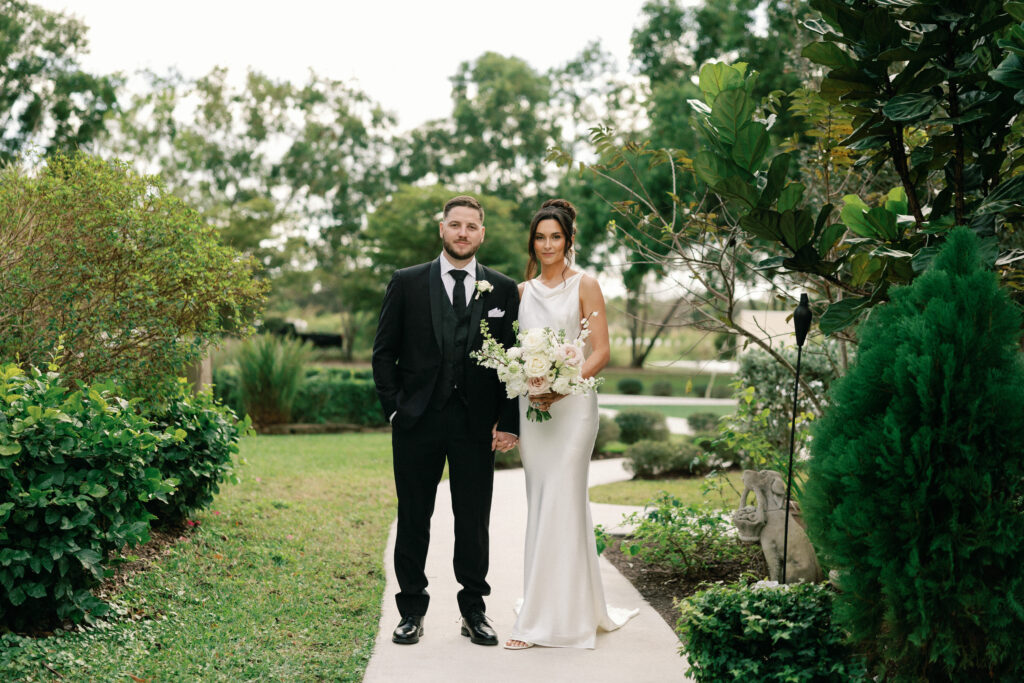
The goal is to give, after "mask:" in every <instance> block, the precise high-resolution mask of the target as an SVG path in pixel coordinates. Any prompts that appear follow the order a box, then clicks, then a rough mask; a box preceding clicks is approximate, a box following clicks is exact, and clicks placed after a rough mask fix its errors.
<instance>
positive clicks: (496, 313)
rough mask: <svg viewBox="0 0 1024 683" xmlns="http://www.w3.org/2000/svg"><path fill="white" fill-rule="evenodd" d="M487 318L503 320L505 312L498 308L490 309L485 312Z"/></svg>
mask: <svg viewBox="0 0 1024 683" xmlns="http://www.w3.org/2000/svg"><path fill="white" fill-rule="evenodd" d="M487 317H488V318H504V317H505V311H503V310H501V309H500V308H492V309H491V310H489V311H487Z"/></svg>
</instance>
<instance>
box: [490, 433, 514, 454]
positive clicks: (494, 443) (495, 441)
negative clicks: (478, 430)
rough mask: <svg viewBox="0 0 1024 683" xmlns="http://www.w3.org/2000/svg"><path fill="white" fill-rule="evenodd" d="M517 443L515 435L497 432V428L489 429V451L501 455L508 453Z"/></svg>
mask: <svg viewBox="0 0 1024 683" xmlns="http://www.w3.org/2000/svg"><path fill="white" fill-rule="evenodd" d="M517 443H519V437H518V436H516V435H515V434H509V433H508V432H499V431H498V429H497V427H495V428H493V429H491V450H492V451H501V452H502V453H504V452H506V451H510V450H512V449H513V448H515V447H516V444H517Z"/></svg>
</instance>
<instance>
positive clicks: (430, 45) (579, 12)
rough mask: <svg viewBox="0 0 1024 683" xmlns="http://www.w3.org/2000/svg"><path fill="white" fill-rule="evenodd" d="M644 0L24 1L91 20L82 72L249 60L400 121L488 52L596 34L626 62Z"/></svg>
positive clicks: (423, 112) (430, 110) (197, 68)
mask: <svg viewBox="0 0 1024 683" xmlns="http://www.w3.org/2000/svg"><path fill="white" fill-rule="evenodd" d="M644 1H645V0H596V1H595V0H518V1H516V2H513V1H509V0H506V1H505V2H493V1H490V2H489V1H488V0H473V1H470V0H440V1H435V2H419V1H415V0H407V1H399V0H376V1H375V0H362V1H360V2H352V1H350V0H340V1H335V2H330V1H328V0H284V1H283V0H245V1H242V0H175V2H153V1H152V0H33V2H35V3H36V4H39V5H41V6H43V7H45V8H47V9H50V10H60V11H65V12H67V13H70V14H73V15H76V16H77V17H79V18H80V19H82V20H83V21H84V22H85V23H86V25H87V26H88V27H89V34H88V35H89V43H90V49H89V54H88V55H86V56H85V57H84V58H83V65H84V66H85V67H86V68H87V69H88V70H91V71H95V72H103V73H110V72H113V71H122V72H125V73H131V72H133V71H135V70H137V69H142V68H149V69H153V70H155V71H158V72H161V71H165V70H166V69H167V68H168V67H170V66H176V67H177V68H178V69H180V70H181V71H182V73H183V74H185V75H186V76H199V75H202V74H205V73H207V72H208V71H209V70H210V69H211V68H212V67H214V66H227V67H229V68H230V69H231V70H232V72H234V73H238V74H241V73H243V72H244V70H245V68H246V67H247V66H252V67H254V68H256V69H257V70H259V71H262V72H264V73H266V74H267V75H269V76H271V77H276V78H286V79H289V80H292V81H294V82H299V83H301V82H304V81H305V79H306V76H307V74H308V72H309V69H310V68H312V69H313V70H314V71H316V72H317V73H318V74H321V75H324V76H328V77H331V78H334V79H338V80H345V81H354V82H355V83H357V84H358V86H359V87H360V88H361V89H362V90H363V91H364V92H366V93H367V94H368V95H369V96H370V97H371V98H372V99H374V100H376V101H377V102H379V103H381V104H382V105H383V106H384V108H385V109H388V110H390V111H393V112H395V113H396V114H397V115H398V117H399V127H400V129H409V128H413V127H415V126H417V125H419V124H421V123H423V122H424V121H427V120H429V119H433V118H440V117H444V116H446V115H447V114H449V113H450V111H451V99H450V92H451V86H450V82H449V80H448V79H449V78H450V77H451V76H452V75H453V74H454V73H455V71H456V69H457V68H458V65H459V64H460V63H461V62H464V61H467V60H472V59H475V58H476V57H478V56H480V55H481V54H483V53H484V52H486V51H488V50H490V51H493V52H498V53H500V54H503V55H514V56H517V57H521V58H523V59H525V60H526V61H527V62H528V63H529V64H530V65H531V66H533V67H534V68H535V69H537V70H538V71H545V70H547V69H548V68H550V67H552V66H556V65H558V64H562V63H564V62H566V61H568V60H569V59H571V58H572V57H574V56H575V55H577V54H578V53H579V51H580V50H581V49H582V48H583V47H584V46H585V45H586V44H587V43H588V42H590V41H591V40H593V39H600V40H601V42H602V44H603V45H604V47H605V49H606V50H609V51H611V52H612V53H613V54H614V55H615V56H616V58H617V59H618V61H619V67H620V68H621V69H624V68H625V67H626V66H627V64H628V56H629V38H630V34H631V33H632V30H633V28H634V27H635V26H636V24H637V23H638V21H639V18H640V9H641V7H642V6H643V4H644Z"/></svg>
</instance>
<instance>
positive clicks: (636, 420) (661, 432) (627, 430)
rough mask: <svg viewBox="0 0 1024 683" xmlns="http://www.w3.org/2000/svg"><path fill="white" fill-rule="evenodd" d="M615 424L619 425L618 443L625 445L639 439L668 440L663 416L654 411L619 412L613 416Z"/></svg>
mask: <svg viewBox="0 0 1024 683" xmlns="http://www.w3.org/2000/svg"><path fill="white" fill-rule="evenodd" d="M615 423H616V424H617V425H619V430H620V433H619V441H621V442H622V443H625V444H631V443H636V442H637V441H640V440H641V439H648V440H650V441H667V440H668V425H667V423H666V421H665V416H664V415H662V414H661V413H659V412H657V411H656V410H643V409H634V410H621V411H619V413H618V414H617V415H616V416H615Z"/></svg>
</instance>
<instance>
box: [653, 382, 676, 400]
mask: <svg viewBox="0 0 1024 683" xmlns="http://www.w3.org/2000/svg"><path fill="white" fill-rule="evenodd" d="M651 394H652V395H654V396H671V395H672V382H669V381H668V380H665V379H659V380H658V381H657V382H655V383H654V384H652V385H651Z"/></svg>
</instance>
